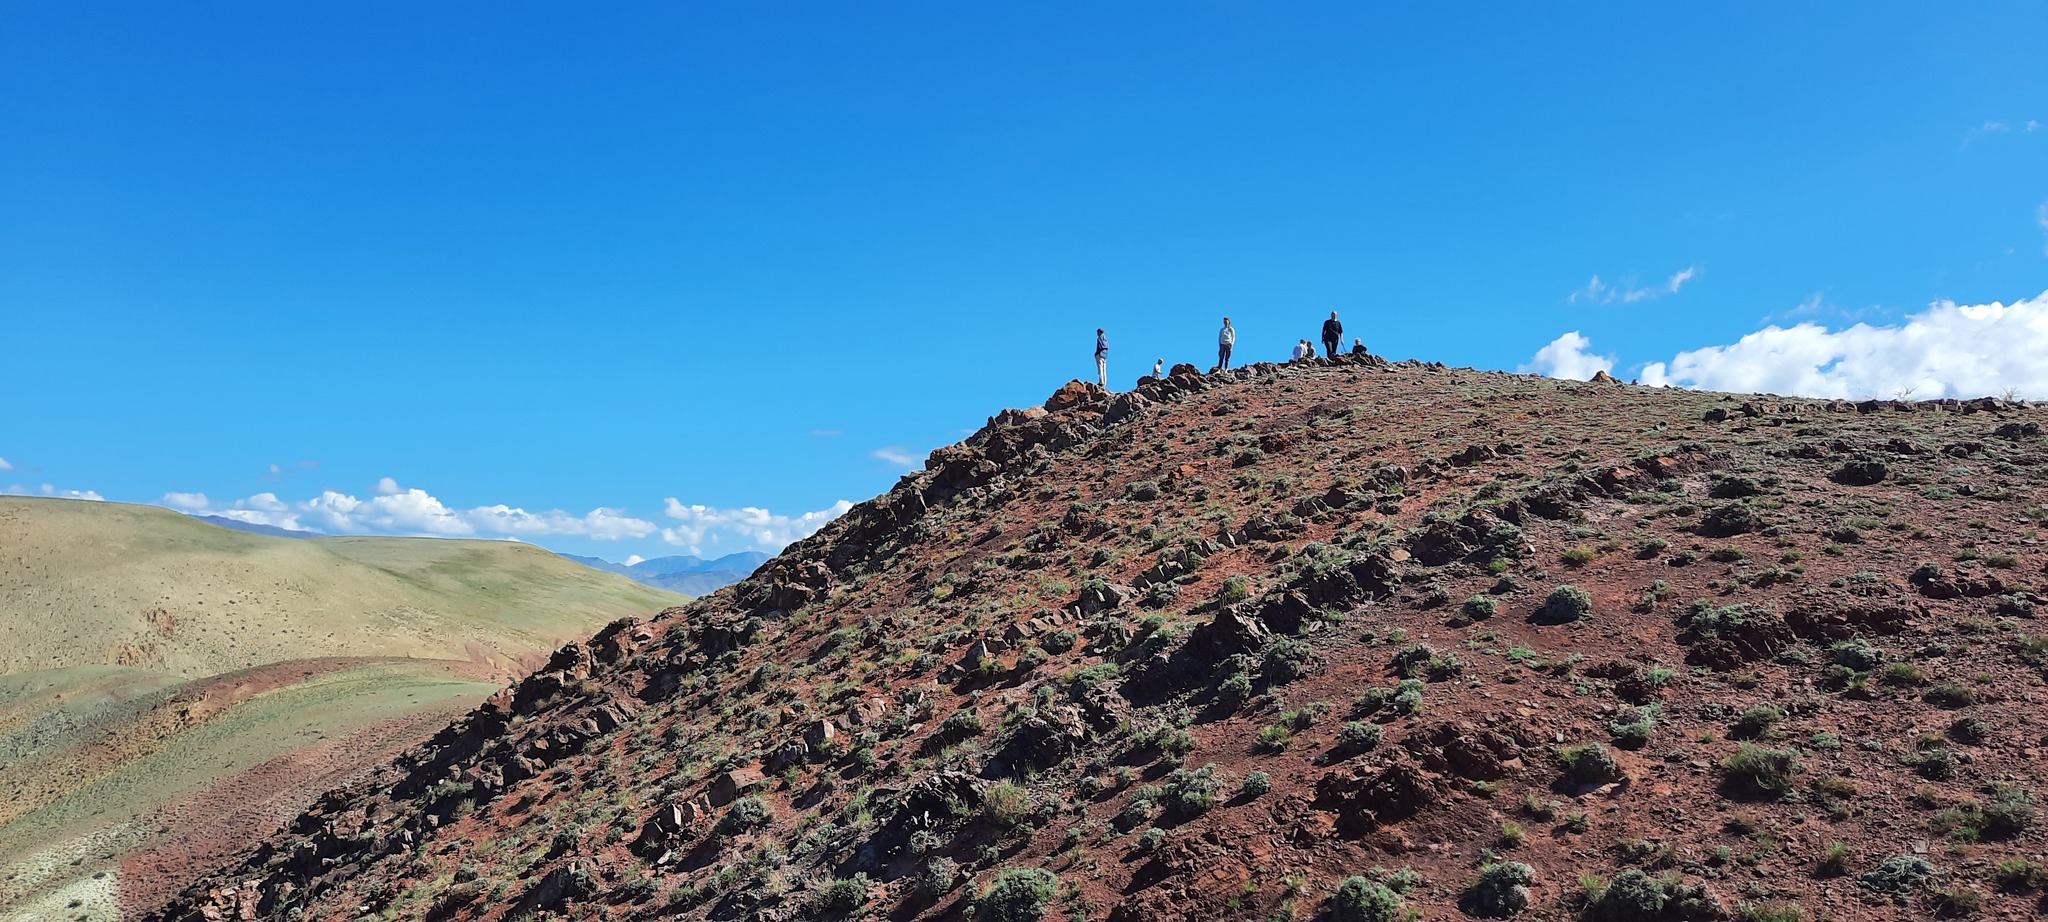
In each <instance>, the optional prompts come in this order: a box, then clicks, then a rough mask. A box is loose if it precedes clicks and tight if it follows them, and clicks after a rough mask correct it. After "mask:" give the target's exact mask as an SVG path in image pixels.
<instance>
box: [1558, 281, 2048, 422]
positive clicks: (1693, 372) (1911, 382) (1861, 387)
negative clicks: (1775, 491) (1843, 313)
mask: <svg viewBox="0 0 2048 922" xmlns="http://www.w3.org/2000/svg"><path fill="white" fill-rule="evenodd" d="M1590 347H1591V344H1590V343H1589V342H1587V340H1586V339H1585V337H1583V336H1580V335H1579V334H1578V333H1577V332H1572V333H1567V334H1565V335H1564V336H1561V337H1558V339H1557V340H1556V341H1555V342H1552V343H1551V344H1550V345H1548V346H1545V347H1544V348H1543V349H1542V350H1541V351H1539V352H1537V354H1536V359H1535V361H1534V362H1532V363H1531V364H1530V365H1526V366H1523V370H1524V371H1530V370H1534V371H1541V372H1543V373H1545V374H1552V375H1556V376H1558V377H1582V376H1584V375H1586V374H1590V373H1591V371H1592V370H1594V367H1595V366H1596V365H1597V364H1598V361H1604V359H1600V358H1599V357H1593V359H1594V361H1588V359H1587V354H1588V350H1589V349H1590ZM2044 355H2048V292H2044V293H2042V294H2041V295H2040V296H2038V297H2034V298H2029V299H2022V300H2020V301H2016V302H2013V303H2012V304H2003V303H2000V302H1995V301H1994V302H1992V303H1989V304H1974V305H1966V304H1956V303H1955V302H1953V301H1937V302H1935V303H1933V304H1930V305H1928V307H1927V308H1926V309H1925V310H1922V311H1919V312H1917V313H1913V314H1908V315H1907V316H1906V317H1905V319H1904V320H1903V321H1901V322H1899V323H1896V324H1891V325H1886V326H1871V325H1869V324H1865V323H1857V324H1855V325H1853V326H1850V327H1847V328H1845V329H1841V330H1830V329H1828V328H1827V327H1825V326H1822V325H1820V324H1818V323H1813V322H1805V323H1799V324H1795V325H1793V326H1789V327H1781V326H1778V325H1776V324H1772V325H1769V326H1766V327H1764V328H1763V329H1761V330H1758V331H1756V332H1754V333H1750V334H1749V335H1747V336H1744V337H1742V338H1741V339H1738V340H1736V341H1735V342H1733V343H1729V344H1727V345H1720V346H1707V347H1704V348H1700V349H1691V350H1687V351H1684V352H1680V353H1679V354H1678V355H1677V356H1676V357H1674V358H1672V359H1671V360H1670V361H1668V362H1651V363H1650V364H1648V365H1646V366H1644V367H1643V370H1642V374H1641V376H1640V377H1641V380H1642V382H1643V383H1644V384H1649V385H1667V384H1668V385H1674V386H1678V387H1691V388H1700V389H1704V390H1715V391H1734V392H1740V393H1767V394H1798V395H1802V396H1808V397H1831V398H1841V399H1862V398H1868V397H1891V396H1894V395H1897V394H1899V393H1902V392H1903V393H1910V394H1911V396H1913V397H1914V398H1919V399H1929V398H1936V397H1982V396H1985V395H1997V394H2003V393H2005V392H2006V391H2008V390H2011V391H2014V392H2016V393H2017V394H2019V395H2020V396H2023V397H2032V398H2035V399H2040V398H2043V397H2048V362H2043V361H2041V356H2044Z"/></svg>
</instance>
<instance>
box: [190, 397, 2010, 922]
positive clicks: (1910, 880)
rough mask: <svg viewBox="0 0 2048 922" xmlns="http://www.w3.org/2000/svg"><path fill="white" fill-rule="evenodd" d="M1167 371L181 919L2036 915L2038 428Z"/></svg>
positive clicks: (978, 460) (655, 642) (307, 830)
mask: <svg viewBox="0 0 2048 922" xmlns="http://www.w3.org/2000/svg"><path fill="white" fill-rule="evenodd" d="M1176 372H1177V373H1176V374H1174V375H1172V376H1170V377H1168V378H1167V379H1164V380H1158V381H1154V380H1149V379H1148V380H1146V381H1144V382H1142V383H1141V385H1140V387H1139V388H1138V389H1137V390H1136V391H1135V392H1132V393H1124V394H1116V395H1113V396H1112V395H1105V394H1103V393H1102V392H1100V391H1099V390H1096V389H1095V388H1092V387H1090V386H1086V385H1081V384H1072V385H1069V386H1067V387H1066V388H1063V389H1062V390H1061V391H1060V392H1059V393H1058V394H1055V395H1054V397H1053V399H1052V400H1051V401H1049V402H1048V404H1047V406H1046V407H1045V408H1043V409H1038V408H1034V409H1032V410H1028V411H1005V412H1004V413H1003V414H1002V415H1001V416H999V417H997V418H995V419H994V420H992V421H991V422H990V424H989V425H988V426H987V427H986V428H984V429H983V430H982V431H981V432H979V433H977V434H976V435H974V436H973V437H972V438H969V439H968V440H967V441H965V442H963V443H961V444H959V445H955V446H951V447H948V448H944V449H941V450H939V451H937V452H935V453H934V454H933V455H932V458H931V460H930V461H929V462H928V464H927V468H926V470H925V471H923V472H921V473H918V474H915V475H912V476H910V477H906V478H905V479H904V480H903V481H902V482H901V483H900V484H898V485H897V487H896V488H895V489H893V490H891V491H890V492H889V493H888V494H886V495H884V496H881V497H878V498H876V499H874V500H872V501H870V502H867V503H864V504H862V505H860V506H857V507H855V508H854V509H853V510H852V511H851V512H849V513H848V514H846V515H845V516H843V517H842V518H841V519H839V520H838V521H837V522H835V523H833V524H832V525H831V526H829V527H827V528H826V529H825V530H824V531H822V532H820V533H819V534H817V535H815V536H813V537H812V538H810V539H807V540H805V541H803V542H800V543H799V544H797V545H795V546H793V547H791V548H790V549H789V550H788V552H786V553H785V554H783V555H782V556H780V557H778V558H776V559H774V560H772V561H770V562H769V563H768V564H766V565H764V566H763V567H762V568H761V569H760V570H759V571H758V572H756V573H755V574H754V575H753V577H752V578H750V579H748V580H747V581H745V582H743V583H741V584H739V585H737V586H734V587H732V588H730V589H728V590H725V591H721V592H719V593H717V594H715V595H712V596H709V597H706V598H704V599H700V600H698V601H697V602H695V603H693V604H692V605H689V606H687V607H684V608H677V609H671V610H669V611H665V612H662V613H661V614H660V615H658V616H655V617H653V618H651V619H650V620H648V621H646V622H644V623H635V622H620V623H616V624H614V625H612V626H610V627H608V628H607V629H605V630H604V631H603V632H602V633H600V634H599V635H598V636H596V637H594V638H592V639H591V640H590V641H589V642H588V643H585V644H576V645H571V646H569V647H567V648H564V649H563V650H562V651H560V652H559V653H558V654H557V655H556V656H555V657H554V659H553V661H552V662H550V663H549V665H548V667H547V668H546V669H544V670H542V671H541V672H539V673H537V674H535V675H534V676H532V677H530V678H528V679H526V680H525V681H523V682H521V683H519V684H518V685H517V686H515V687H514V688H512V689H510V690H508V691H507V692H506V693H504V694H503V695H501V696H499V697H498V698H497V699H495V700H493V701H492V702H490V703H489V704H487V705H485V706H484V707H482V708H480V709H478V710H477V711H476V712H475V713H473V714H471V715H469V716H468V717H466V718H465V719H463V720H462V721H461V722H459V723H457V724H455V725H454V726H451V727H449V728H448V729H447V730H446V731H444V732H442V733H441V734H440V735H439V736H437V737H436V738H435V739H434V740H433V741H431V742H430V743H428V744H426V745H424V746H421V747H419V748H417V749H415V750H413V751H412V752H410V753H408V754H407V755H406V756H405V757H403V758H401V759H400V760H398V762H397V763H395V764H393V765H391V766H389V767H387V768H386V769H383V770H381V771H380V772H379V773H378V774H377V775H376V776H375V777H374V778H372V779H371V780H369V781H367V782H365V783H362V784H359V785H357V786H355V787H352V788H350V789H347V790H341V791H336V792H333V793H332V794H330V795H328V796H327V797H325V798H324V799H322V801H321V802H320V803H319V804H318V805H317V806H316V807H315V808H313V809H312V810H310V811H308V812H307V813H306V814H305V815H304V816H302V817H300V818H299V819H298V820H297V821H296V823H295V824H293V826H292V828H291V830H290V831H289V833H288V834H287V835H285V836H283V837H281V838H277V839H273V840H270V841H266V842H263V843H260V844H259V845H257V846H256V847H255V849H254V850H253V851H252V852H251V853H250V854H249V855H248V856H247V858H246V859H245V860H243V861H241V862H239V863H238V864H237V865H235V866H233V867H230V868H227V869H225V870H223V871H222V872H220V873H219V874H217V875H215V876H214V877H213V878H211V879H209V880H208V881H206V882H204V883H203V884H201V885H199V886H196V887H194V888H192V889H190V890H188V891H186V892H185V893H184V894H182V895H181V896H180V897H179V898H178V899H177V900H175V901H174V902H172V903H171V904H170V905H168V906H166V907H164V908H162V909H161V910H160V911H158V912H157V913H156V915H155V916H154V917H155V918H160V919H176V920H188V919H201V918H209V919H210V918H252V919H253V918H264V919H270V918H277V919H283V918H293V919H337V920H339V919H357V918H363V917H377V918H403V919H514V918H525V919H543V918H562V919H652V918H688V919H698V918H706V919H808V918H838V917H842V916H848V915H853V914H861V913H866V914H868V915H870V916H871V917H877V918H879V917H886V918H890V919H897V920H911V919H955V918H961V917H963V916H964V915H967V914H968V913H969V912H970V911H972V913H973V915H974V917H975V918H976V919H1002V920H1010V919H1031V918H1041V917H1042V918H1047V919H1052V918H1062V919H1065V918H1074V919H1083V918H1085V919H1115V920H1142V919H1227V920H1240V919H1272V918H1299V919H1308V918H1311V917H1316V916H1317V914H1318V913H1321V912H1325V911H1328V912H1331V913H1332V914H1333V916H1332V917H1333V918H1336V919H1340V920H1349V919H1373V918H1392V917H1394V916H1396V915H1398V914H1399V913H1400V912H1401V911H1402V908H1401V907H1406V908H1407V909H1410V910H1413V911H1415V912H1418V913H1419V914H1420V915H1421V916H1422V917H1424V918H1432V919H1434V918H1453V917H1458V916H1459V915H1460V914H1461V913H1464V914H1475V915H1515V914H1526V915H1529V916H1531V917H1542V918H1553V919H1555V918H1561V917H1566V916H1572V915H1576V914H1585V915H1586V916H1587V917H1589V918H1595V919H1680V918H1695V919H1719V918H1730V917H1740V918H1751V919H1767V918H1791V917H1793V916H1791V915H1771V913H1773V912H1778V913H1789V912H1791V904H1795V903H1796V904H1798V906H1799V907H1801V908H1802V911H1803V912H1804V913H1805V914H1806V917H1809V918H1812V917H1818V916H1820V915H1822V914H1825V915H1828V916H1831V917H1832V918H1835V919H1879V918H1883V919H1890V918H1917V917H1922V916H1925V915H1928V914H1933V913H1959V914H1977V915H1981V916H1984V917H2012V918H2018V917H2030V916H2031V915H2033V914H2034V913H2035V912H2036V911H2037V910H2038V909H2039V906H2040V904H2039V903H2038V902H2037V901H2038V899H2039V897H2040V893H2039V892H2038V889H2039V888H2040V887H2041V886H2042V885H2043V884H2044V882H2048V881H2044V877H2048V874H2044V873H2043V872H2041V871H2040V870H2039V869H2038V868H2037V867H2035V866H2032V865H2029V864H2027V863H2026V862H2031V861H2039V860H2040V859H2041V851H2042V842H2043V834H2042V831H2041V829H2040V826H2039V824H2038V823H2036V822H2035V821H2034V819H2033V807H2032V798H2033V797H2034V796H2036V795H2037V794H2038V793H2039V791H2040V789H2041V784H2042V778H2041V771H2042V761H2041V753H2042V748H2041V747H2042V746H2043V734H2044V733H2048V717H2044V714H2043V711H2042V696H2043V669H2042V662H2043V660H2044V658H2048V641H2044V640H2043V639H2042V638H2041V634H2042V630H2041V627H2040V626H2039V624H2038V622H2037V621H2036V620H2035V614H2036V609H2037V606H2038V605H2039V603H2040V602H2041V593H2042V591H2043V583H2044V578H2043V564H2044V562H2048V554H2044V552H2043V549H2042V547H2041V545H2040V543H2039V535H2038V530H2039V529H2040V528H2041V527H2042V526H2043V525H2044V524H2048V509H2044V506H2043V503H2044V499H2048V494H2044V485H2048V464H2044V462H2048V444H2044V442H2043V439H2042V433H2041V425H2042V422H2043V421H2044V420H2043V417H2044V416H2048V414H2044V413H2043V412H2041V411H2039V410H2035V409H2031V408H2026V407H2019V406H2014V405H2009V404H2005V403H2001V402H1999V401H1994V400H1983V401H1969V402H1957V401H1947V402H1939V403H1917V404H1901V403H1893V402H1866V403H1862V404H1851V403H1843V402H1828V401H1813V400H1790V399H1780V398H1772V397H1731V396H1726V395H1717V394H1703V393H1694V392H1684V391H1672V390H1655V389H1648V388H1636V387H1628V386H1621V385H1615V384H1579V383H1573V382H1560V381H1553V380H1548V379H1542V378H1533V377H1526V376H1516V375H1507V374H1500V373H1492V372H1479V371H1471V370H1462V369H1448V368H1443V367H1441V366H1424V365H1416V364H1412V363H1411V364H1402V365H1388V364H1386V363H1384V362H1382V361H1380V360H1378V359H1373V358H1368V357H1358V358H1345V359H1340V360H1337V361H1334V362H1332V361H1326V360H1314V361H1309V362H1302V363H1296V364H1292V365H1288V366H1281V367H1276V366H1271V365H1259V366H1253V367H1251V368H1247V369H1238V370H1234V371H1231V372H1227V373H1223V374H1216V375H1199V374H1195V373H1194V370H1193V369H1191V368H1186V367H1182V368H1179V369H1176ZM1353 877H1358V878H1361V879H1360V880H1349V879H1350V878H1353ZM1347 880H1349V882H1348V883H1347Z"/></svg>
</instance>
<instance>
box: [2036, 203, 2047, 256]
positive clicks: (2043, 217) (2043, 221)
mask: <svg viewBox="0 0 2048 922" xmlns="http://www.w3.org/2000/svg"><path fill="white" fill-rule="evenodd" d="M2034 223H2036V224H2039V225H2041V233H2043V234H2048V202H2042V203H2041V207H2039V208H2036V209H2034ZM2041 255H2043V256H2048V244H2043V245H2042V246H2041Z"/></svg>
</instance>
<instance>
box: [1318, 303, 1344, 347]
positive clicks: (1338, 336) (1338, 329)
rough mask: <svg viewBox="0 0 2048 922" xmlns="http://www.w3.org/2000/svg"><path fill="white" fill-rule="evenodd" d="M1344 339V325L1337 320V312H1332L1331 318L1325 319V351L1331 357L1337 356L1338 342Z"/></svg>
mask: <svg viewBox="0 0 2048 922" xmlns="http://www.w3.org/2000/svg"><path fill="white" fill-rule="evenodd" d="M1343 341H1344V325H1343V324H1341V323H1338V322H1337V312H1336V311H1331V312H1330V319H1328V320H1325V321H1323V352H1324V354H1326V355H1328V356H1329V357H1330V358H1333V359H1334V358H1336V357H1337V344H1338V343H1341V342H1343Z"/></svg>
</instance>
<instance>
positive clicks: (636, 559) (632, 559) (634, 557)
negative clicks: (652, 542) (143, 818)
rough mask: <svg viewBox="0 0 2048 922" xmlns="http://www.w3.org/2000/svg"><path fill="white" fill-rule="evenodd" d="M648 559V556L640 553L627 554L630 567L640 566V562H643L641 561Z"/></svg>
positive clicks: (627, 563)
mask: <svg viewBox="0 0 2048 922" xmlns="http://www.w3.org/2000/svg"><path fill="white" fill-rule="evenodd" d="M646 559H647V558H645V557H642V556H640V555H639V554H627V555H626V566H629V567H637V566H639V565H640V562H641V561H644V560H646Z"/></svg>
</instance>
